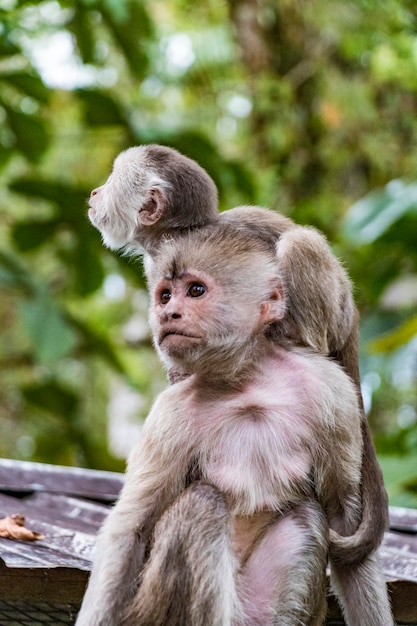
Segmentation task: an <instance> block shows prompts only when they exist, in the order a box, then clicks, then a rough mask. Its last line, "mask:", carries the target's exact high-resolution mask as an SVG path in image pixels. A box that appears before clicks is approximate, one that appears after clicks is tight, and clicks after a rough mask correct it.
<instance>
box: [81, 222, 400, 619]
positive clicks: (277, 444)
mask: <svg viewBox="0 0 417 626" xmlns="http://www.w3.org/2000/svg"><path fill="white" fill-rule="evenodd" d="M255 269H256V271H255ZM147 276H148V283H149V289H150V292H151V306H150V321H151V328H152V332H153V337H154V342H155V346H156V348H157V350H158V352H159V354H160V356H161V358H162V360H163V361H164V363H165V365H166V366H167V367H168V368H172V367H173V368H175V369H176V370H177V371H179V372H186V373H187V374H188V376H187V377H186V378H184V379H183V380H182V381H181V382H178V383H177V384H175V385H172V386H171V387H170V388H168V389H167V390H166V391H165V392H163V393H162V394H161V395H160V396H159V398H158V399H157V401H156V403H155V405H154V407H153V409H152V410H151V413H150V415H149V416H148V418H147V420H146V423H145V426H144V432H143V438H142V440H141V442H140V443H139V445H138V447H137V448H136V449H135V450H134V452H133V454H132V456H131V458H130V460H129V466H128V470H127V474H126V481H125V486H124V488H123V490H122V493H121V496H120V499H119V501H118V503H117V504H116V506H115V508H114V509H113V511H112V512H111V513H110V516H109V518H108V520H107V522H106V523H105V525H104V527H103V529H102V532H101V534H100V536H99V539H98V544H97V552H96V555H97V556H96V560H95V563H94V567H93V571H92V576H91V580H90V584H89V587H88V590H87V594H86V597H85V599H84V603H83V607H82V609H81V612H80V615H79V618H78V622H77V625H78V626H104V625H107V626H110V625H111V626H119V624H120V625H123V626H205V625H210V626H273V625H275V624H279V625H280V626H297V625H299V626H301V625H304V626H319V625H321V624H322V623H323V620H324V617H325V608H326V603H325V580H326V575H325V572H326V562H327V545H328V527H331V528H332V529H333V538H332V541H333V542H334V543H337V542H338V541H340V540H343V538H342V537H341V534H342V535H343V534H346V535H351V533H352V531H353V530H354V529H356V527H357V525H358V522H359V520H360V518H361V499H360V481H361V457H362V445H361V426H360V423H361V414H360V409H359V404H358V398H357V394H356V390H355V386H354V384H353V382H352V381H351V379H350V378H349V376H347V375H346V373H345V372H344V371H343V369H342V368H341V367H340V366H339V365H338V364H337V363H336V362H334V361H333V360H331V359H328V358H327V357H324V356H321V355H319V354H314V353H312V352H311V350H309V349H305V348H294V347H291V346H289V347H281V346H280V345H279V344H277V343H276V342H272V341H271V340H270V339H269V337H268V330H269V326H270V324H274V323H276V322H277V321H279V320H280V319H282V317H283V316H284V314H285V297H284V295H283V291H282V285H281V281H280V278H279V272H278V268H277V263H276V257H275V254H274V253H273V252H271V251H270V248H269V246H267V245H265V244H264V242H262V241H261V240H257V239H256V238H253V237H252V235H251V234H248V233H244V232H238V229H236V228H234V227H233V226H232V225H223V224H222V225H218V226H212V227H208V228H206V229H199V230H198V231H197V232H195V233H189V234H188V235H183V236H178V237H177V238H176V239H175V240H172V242H166V244H165V245H164V247H163V248H162V249H161V251H160V253H159V254H158V255H156V257H155V258H154V259H152V260H151V259H149V258H148V260H147ZM331 580H332V583H333V587H334V589H335V591H336V594H337V596H338V598H339V600H340V602H341V604H342V607H343V611H344V615H345V619H346V623H347V624H348V626H362V625H363V624H366V626H390V625H392V624H393V622H392V617H391V612H390V608H389V603H388V598H387V593H386V587H385V583H384V580H383V576H382V572H381V570H380V567H379V564H378V559H377V557H376V556H375V555H371V556H368V557H366V558H364V559H363V560H362V562H361V563H360V564H359V565H354V566H346V565H345V564H343V565H341V564H340V563H337V562H335V561H333V560H331Z"/></svg>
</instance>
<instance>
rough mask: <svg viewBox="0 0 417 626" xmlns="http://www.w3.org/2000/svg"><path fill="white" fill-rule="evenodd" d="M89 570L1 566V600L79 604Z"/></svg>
mask: <svg viewBox="0 0 417 626" xmlns="http://www.w3.org/2000/svg"><path fill="white" fill-rule="evenodd" d="M88 576H89V574H88V572H86V571H81V570H77V569H73V568H66V567H57V568H54V569H48V568H40V567H39V568H35V569H30V568H27V569H23V570H21V569H9V568H7V567H1V566H0V600H8V601H9V602H13V601H19V600H20V601H22V600H24V601H25V602H28V603H29V602H48V603H51V604H60V603H70V604H72V603H76V604H79V603H80V602H81V599H82V597H83V595H84V592H85V587H86V584H87V580H88Z"/></svg>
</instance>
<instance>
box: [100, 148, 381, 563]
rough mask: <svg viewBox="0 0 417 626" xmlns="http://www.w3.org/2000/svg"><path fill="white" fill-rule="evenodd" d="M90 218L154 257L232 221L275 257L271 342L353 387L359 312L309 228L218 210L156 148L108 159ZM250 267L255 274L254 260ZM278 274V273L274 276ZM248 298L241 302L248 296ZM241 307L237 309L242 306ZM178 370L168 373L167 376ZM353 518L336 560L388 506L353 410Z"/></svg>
mask: <svg viewBox="0 0 417 626" xmlns="http://www.w3.org/2000/svg"><path fill="white" fill-rule="evenodd" d="M89 217H90V220H91V221H92V223H93V224H94V225H95V226H96V228H98V229H99V230H100V232H101V234H102V237H103V241H104V243H105V245H107V246H108V247H110V248H112V249H116V248H122V247H124V248H126V249H127V250H128V251H130V252H133V253H136V254H137V253H141V252H144V251H145V252H146V254H145V256H146V257H148V258H149V257H152V256H155V254H157V253H158V249H159V247H160V246H161V244H163V243H164V241H165V239H166V238H173V239H175V238H177V237H179V236H180V235H181V234H182V233H185V232H187V231H190V230H192V231H195V230H196V229H198V228H202V227H209V226H213V227H215V228H217V227H218V226H224V227H227V225H233V226H234V227H235V228H236V229H237V230H239V231H242V233H243V234H244V235H247V236H248V238H249V239H250V238H253V239H257V240H258V241H260V242H261V243H263V244H265V245H267V246H269V248H270V250H272V251H274V254H276V260H277V267H278V274H279V276H280V278H281V280H282V282H283V286H284V289H285V294H286V309H285V315H283V316H281V318H280V319H279V320H277V321H276V322H272V323H271V324H269V326H268V333H269V336H270V338H272V339H273V340H274V341H275V342H276V343H277V344H278V345H281V346H282V345H293V346H304V347H309V348H311V349H312V350H314V351H316V352H318V353H320V354H322V355H326V356H332V357H333V358H335V359H336V360H337V361H338V362H339V363H341V365H343V367H344V369H345V371H346V372H347V374H348V375H349V376H350V377H351V378H352V380H353V381H354V382H355V384H356V390H357V395H358V398H359V401H360V402H361V395H360V380H359V368H358V315H357V312H356V309H355V305H354V302H353V298H352V290H351V285H350V281H349V279H348V277H347V274H346V272H345V271H344V269H343V268H342V266H341V265H340V263H339V262H338V260H337V259H336V258H335V256H334V255H333V253H332V251H331V250H330V247H329V245H328V243H327V241H326V239H325V238H324V237H323V236H322V235H321V234H320V233H318V232H317V231H316V230H315V229H313V228H308V227H302V226H298V225H297V224H295V223H294V222H293V221H292V220H290V219H288V218H287V217H284V216H282V215H280V214H279V213H276V212H274V211H268V210H267V209H262V208H260V207H252V206H245V207H237V208H235V209H231V210H229V211H224V212H223V213H218V206H217V189H216V186H215V184H214V182H213V181H212V179H211V178H210V176H208V174H207V172H205V171H204V170H203V169H202V168H201V167H200V166H199V165H198V164H197V163H196V162H195V161H193V160H192V159H189V158H187V157H185V156H184V155H182V154H180V153H179V152H177V151H176V150H173V149H172V148H168V147H165V146H159V145H148V146H137V147H134V148H129V149H128V150H126V151H125V152H122V153H121V154H119V156H118V157H117V158H116V160H115V163H114V167H113V171H112V173H111V175H110V177H109V178H108V180H107V181H106V183H105V184H104V185H102V186H101V187H98V188H97V189H94V190H93V191H92V192H91V197H90V209H89ZM252 271H253V272H254V273H255V274H256V273H257V272H258V270H257V267H256V262H255V261H254V260H253V265H252ZM278 274H277V275H278ZM248 301H249V300H248ZM248 301H246V302H245V303H244V304H243V306H249V304H247V302H248ZM178 377H179V372H178V371H177V370H176V369H175V367H171V369H170V379H171V380H172V381H174V380H177V379H178ZM361 431H362V439H363V456H362V472H361V475H362V484H361V498H362V507H361V511H362V515H363V518H362V521H363V522H364V523H362V524H361V526H360V530H359V531H358V532H356V542H355V545H353V544H352V541H349V542H348V543H347V545H346V547H344V546H343V545H342V544H338V546H337V547H336V545H333V544H332V545H331V547H330V550H331V554H332V556H333V557H334V558H335V559H338V560H339V561H340V562H344V563H349V564H352V563H354V562H356V563H359V562H360V561H361V559H362V558H364V557H366V556H367V555H369V554H371V553H372V552H373V551H374V550H375V549H376V548H377V547H378V546H379V544H380V543H381V540H382V537H383V534H384V530H385V528H386V526H387V522H388V502H387V494H386V491H385V488H384V483H383V478H382V473H381V470H380V468H379V465H378V461H377V459H376V455H375V450H374V447H373V444H372V440H371V436H370V432H369V427H368V423H367V420H366V417H365V415H364V413H363V409H362V407H361Z"/></svg>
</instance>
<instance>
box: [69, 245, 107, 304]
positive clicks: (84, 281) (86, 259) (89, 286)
mask: <svg viewBox="0 0 417 626" xmlns="http://www.w3.org/2000/svg"><path fill="white" fill-rule="evenodd" d="M74 261H75V263H74V266H75V272H76V293H77V294H79V295H81V296H86V295H87V294H89V293H91V292H92V291H95V290H96V289H98V288H99V287H100V285H101V284H102V282H103V279H104V275H105V274H104V268H103V264H102V263H101V260H100V258H99V256H98V255H97V254H95V253H94V251H93V250H92V248H91V246H90V245H89V242H88V241H86V240H85V239H83V238H80V239H79V240H78V245H77V248H76V250H75V255H74Z"/></svg>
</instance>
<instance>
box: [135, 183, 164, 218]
mask: <svg viewBox="0 0 417 626" xmlns="http://www.w3.org/2000/svg"><path fill="white" fill-rule="evenodd" d="M166 205H167V198H166V195H165V192H164V190H163V189H162V188H161V187H158V186H157V185H154V186H153V187H151V188H150V189H149V190H148V192H147V194H146V198H145V200H144V202H143V204H142V205H141V207H140V208H139V223H140V225H141V226H153V225H154V224H156V222H158V221H159V220H160V219H161V217H162V216H163V214H164V213H165V211H166Z"/></svg>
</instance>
